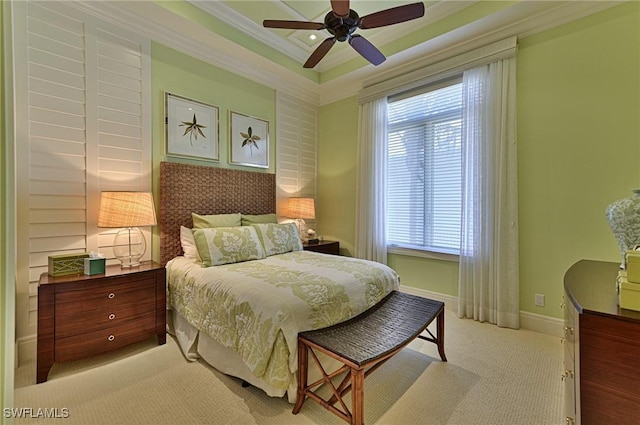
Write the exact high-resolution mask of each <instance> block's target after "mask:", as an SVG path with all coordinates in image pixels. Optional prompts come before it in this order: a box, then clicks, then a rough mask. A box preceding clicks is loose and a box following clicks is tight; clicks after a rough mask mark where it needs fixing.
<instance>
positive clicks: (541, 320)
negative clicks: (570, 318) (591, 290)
mask: <svg viewBox="0 0 640 425" xmlns="http://www.w3.org/2000/svg"><path fill="white" fill-rule="evenodd" d="M400 290H401V291H402V292H406V293H408V294H413V295H418V296H421V297H425V298H431V299H432V300H436V301H442V302H443V303H444V305H445V308H446V309H447V310H452V311H456V309H457V305H458V297H454V296H453V295H446V294H441V293H438V292H432V291H427V290H425V289H419V288H412V287H410V286H404V285H400ZM563 326H564V322H563V320H562V319H556V318H554V317H548V316H543V315H541V314H535V313H529V312H527V311H520V327H521V328H523V329H528V330H530V331H534V332H540V333H543V334H547V335H551V336H557V337H558V338H562V336H563V334H564V332H563Z"/></svg>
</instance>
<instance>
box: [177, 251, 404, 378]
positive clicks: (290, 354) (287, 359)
mask: <svg viewBox="0 0 640 425" xmlns="http://www.w3.org/2000/svg"><path fill="white" fill-rule="evenodd" d="M167 280H168V302H169V305H170V307H171V308H173V309H175V310H176V311H177V312H179V313H180V314H181V315H182V316H183V317H184V318H185V319H186V320H187V321H188V322H189V323H190V324H191V325H192V326H194V327H196V328H197V329H199V330H200V331H202V332H205V333H206V334H208V335H209V336H210V337H212V338H213V339H214V340H215V341H217V342H218V343H220V344H222V345H223V346H225V347H227V348H230V349H233V350H234V351H236V352H237V353H238V354H239V355H240V357H241V358H242V360H243V361H244V363H245V364H246V365H247V367H248V368H249V369H250V370H251V372H252V373H253V374H254V375H255V376H257V377H259V378H261V379H263V380H264V381H265V382H267V383H268V384H270V385H272V386H274V387H276V388H282V389H285V390H286V389H287V388H288V387H289V384H290V379H291V376H292V374H293V373H294V372H295V371H296V370H297V368H298V359H297V354H298V352H297V335H298V332H302V331H305V330H310V329H319V328H324V327H327V326H330V325H333V324H335V323H339V322H343V321H345V320H347V319H349V318H351V317H353V316H356V315H358V314H360V313H362V312H363V311H365V310H366V309H368V308H369V307H371V306H373V305H374V304H376V303H377V302H378V301H380V300H381V299H382V298H383V297H384V296H385V295H386V294H388V293H389V292H390V291H392V290H394V289H398V287H399V277H398V275H397V274H396V273H395V271H393V270H392V269H391V268H389V267H387V266H385V265H382V264H380V263H375V262H372V261H366V260H360V259H355V258H349V257H339V256H333V255H325V254H318V253H315V252H309V251H296V252H289V253H286V254H280V255H273V256H270V257H267V258H265V259H263V260H254V261H246V262H242V263H234V264H227V265H223V266H216V267H207V268H203V267H200V265H199V264H197V263H193V262H192V261H191V260H185V259H184V258H182V257H178V258H175V259H173V260H171V261H170V262H169V263H167Z"/></svg>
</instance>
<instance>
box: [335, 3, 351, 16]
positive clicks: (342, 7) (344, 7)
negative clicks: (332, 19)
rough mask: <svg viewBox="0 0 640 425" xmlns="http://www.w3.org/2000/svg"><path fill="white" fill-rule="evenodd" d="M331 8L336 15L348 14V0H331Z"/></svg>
mask: <svg viewBox="0 0 640 425" xmlns="http://www.w3.org/2000/svg"><path fill="white" fill-rule="evenodd" d="M331 10H333V14H334V15H336V16H338V17H343V18H344V17H347V16H349V12H350V9H349V0H331Z"/></svg>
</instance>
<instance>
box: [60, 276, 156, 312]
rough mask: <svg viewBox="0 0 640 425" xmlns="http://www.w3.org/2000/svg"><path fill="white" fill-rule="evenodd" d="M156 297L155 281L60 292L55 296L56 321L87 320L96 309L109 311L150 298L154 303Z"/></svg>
mask: <svg viewBox="0 0 640 425" xmlns="http://www.w3.org/2000/svg"><path fill="white" fill-rule="evenodd" d="M155 299H156V288H155V283H154V282H153V281H151V282H145V283H144V284H140V283H137V284H135V285H131V284H121V285H113V286H109V287H104V288H100V289H96V290H82V291H69V292H60V293H57V294H56V296H55V302H56V313H55V317H56V322H57V321H59V320H60V319H64V320H74V319H77V320H82V321H86V320H88V318H87V317H86V315H87V314H91V313H92V312H94V311H96V310H98V311H102V312H108V311H111V310H114V309H116V308H118V307H119V306H125V305H128V304H132V303H136V302H145V301H148V300H151V301H152V304H153V303H155ZM151 309H153V307H151ZM147 311H150V310H147Z"/></svg>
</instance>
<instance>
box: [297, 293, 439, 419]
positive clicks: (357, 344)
mask: <svg viewBox="0 0 640 425" xmlns="http://www.w3.org/2000/svg"><path fill="white" fill-rule="evenodd" d="M433 319H437V321H436V335H435V336H434V335H433V334H432V333H431V331H430V330H429V329H427V326H429V324H430V323H431V322H432V321H433ZM425 330H426V331H427V333H428V334H429V336H425V335H421V333H423V332H424V331H425ZM416 337H418V338H421V339H424V340H427V341H429V342H433V343H434V344H436V345H437V346H438V353H439V354H440V358H441V359H442V361H444V362H446V361H447V358H446V356H445V354H444V303H443V302H440V301H434V300H430V299H427V298H423V297H418V296H415V295H410V294H406V293H403V292H398V291H393V292H391V293H390V294H389V295H387V296H386V297H385V298H383V299H382V300H381V301H380V302H379V303H378V304H376V305H375V306H373V307H371V308H370V309H369V310H367V311H365V312H363V313H362V314H360V315H358V316H356V317H354V318H352V319H350V320H347V321H346V322H343V323H338V324H336V325H333V326H330V327H327V328H324V329H317V330H314V331H307V332H300V333H299V334H298V399H297V401H296V404H295V406H294V407H293V414H294V415H295V414H297V413H298V412H299V411H300V409H301V408H302V405H303V404H304V402H305V400H306V398H307V397H308V398H310V399H313V400H314V401H316V402H318V403H320V405H322V406H323V407H325V408H326V409H328V410H329V411H331V412H333V413H334V414H336V415H338V416H339V417H341V418H342V419H344V420H345V421H347V422H349V423H350V424H352V425H362V424H363V421H364V406H363V404H364V379H365V378H366V377H367V376H369V374H370V373H372V372H373V371H374V370H376V369H377V368H378V367H380V366H381V365H382V364H383V363H384V362H385V361H387V360H389V359H390V358H391V357H392V356H393V355H394V354H396V353H397V352H398V351H400V350H401V349H402V348H403V347H405V346H406V345H407V344H409V343H410V342H411V341H413V340H414V339H415V338H416ZM314 350H315V351H318V352H322V353H324V354H326V355H328V356H330V357H332V358H334V359H337V360H338V361H340V362H341V363H342V364H343V366H342V367H340V368H339V369H338V370H336V371H334V372H331V373H327V372H326V371H325V369H324V367H323V366H322V364H321V363H320V361H319V360H318V357H317V355H316V352H315V351H314ZM309 354H311V357H312V358H313V360H314V362H315V364H316V365H317V366H318V368H319V369H320V372H321V373H322V378H320V379H319V380H317V381H316V382H313V383H311V384H309V385H308V384H307V379H308V370H309V369H308V363H309ZM345 372H346V374H345V376H344V377H343V379H342V381H341V382H340V383H339V384H338V385H337V386H336V385H334V382H333V379H334V378H336V377H337V376H339V375H341V374H342V373H345ZM322 384H327V385H328V387H329V388H330V389H331V397H330V398H328V399H323V398H322V397H321V396H319V395H318V394H317V393H316V392H314V389H316V387H317V388H318V389H319V388H320V387H322V386H323V385H322ZM349 392H351V394H352V395H351V404H352V406H351V409H352V411H350V410H349V408H348V407H347V405H346V403H345V401H344V397H345V396H346V395H347V394H348V393H349ZM336 403H338V404H339V406H336Z"/></svg>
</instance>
